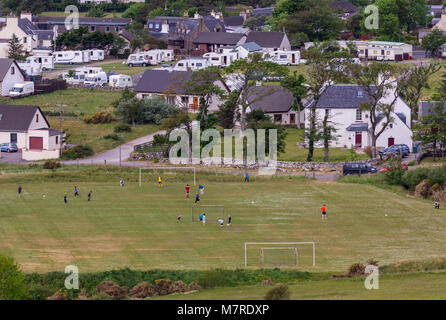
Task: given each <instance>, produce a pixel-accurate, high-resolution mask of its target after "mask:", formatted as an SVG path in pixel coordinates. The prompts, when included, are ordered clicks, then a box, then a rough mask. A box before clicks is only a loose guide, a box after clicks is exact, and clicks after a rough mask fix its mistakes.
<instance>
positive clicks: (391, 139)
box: [387, 138, 395, 147]
mask: <svg viewBox="0 0 446 320" xmlns="http://www.w3.org/2000/svg"><path fill="white" fill-rule="evenodd" d="M394 144H395V138H389V139H388V143H387V147H391V146H393V145H394Z"/></svg>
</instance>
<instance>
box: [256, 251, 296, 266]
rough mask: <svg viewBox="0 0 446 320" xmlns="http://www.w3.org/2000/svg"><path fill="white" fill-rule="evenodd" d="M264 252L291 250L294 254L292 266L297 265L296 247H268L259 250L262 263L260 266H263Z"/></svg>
mask: <svg viewBox="0 0 446 320" xmlns="http://www.w3.org/2000/svg"><path fill="white" fill-rule="evenodd" d="M265 250H293V252H294V265H295V266H297V265H298V261H299V253H298V251H297V248H296V247H277V248H274V247H269V248H260V258H261V261H262V266H263V265H265V252H264V251H265Z"/></svg>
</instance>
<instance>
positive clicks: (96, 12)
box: [86, 6, 105, 18]
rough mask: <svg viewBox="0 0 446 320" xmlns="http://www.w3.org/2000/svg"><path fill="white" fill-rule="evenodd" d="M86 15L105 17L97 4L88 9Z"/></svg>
mask: <svg viewBox="0 0 446 320" xmlns="http://www.w3.org/2000/svg"><path fill="white" fill-rule="evenodd" d="M86 16H87V17H96V18H102V17H105V12H104V10H102V9H101V8H100V7H98V6H93V7H91V9H90V10H88V12H87V15H86Z"/></svg>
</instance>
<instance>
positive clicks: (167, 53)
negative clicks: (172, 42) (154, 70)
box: [152, 49, 175, 63]
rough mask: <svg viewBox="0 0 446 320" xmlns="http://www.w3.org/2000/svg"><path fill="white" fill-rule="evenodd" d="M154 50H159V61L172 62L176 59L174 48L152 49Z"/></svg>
mask: <svg viewBox="0 0 446 320" xmlns="http://www.w3.org/2000/svg"><path fill="white" fill-rule="evenodd" d="M152 51H157V52H158V53H159V59H158V63H161V62H171V61H174V59H175V57H174V53H173V50H169V49H156V50H152Z"/></svg>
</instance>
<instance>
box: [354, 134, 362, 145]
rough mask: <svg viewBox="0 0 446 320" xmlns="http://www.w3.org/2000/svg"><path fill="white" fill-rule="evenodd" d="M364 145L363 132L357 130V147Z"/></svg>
mask: <svg viewBox="0 0 446 320" xmlns="http://www.w3.org/2000/svg"><path fill="white" fill-rule="evenodd" d="M361 147H362V132H356V134H355V148H361Z"/></svg>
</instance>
